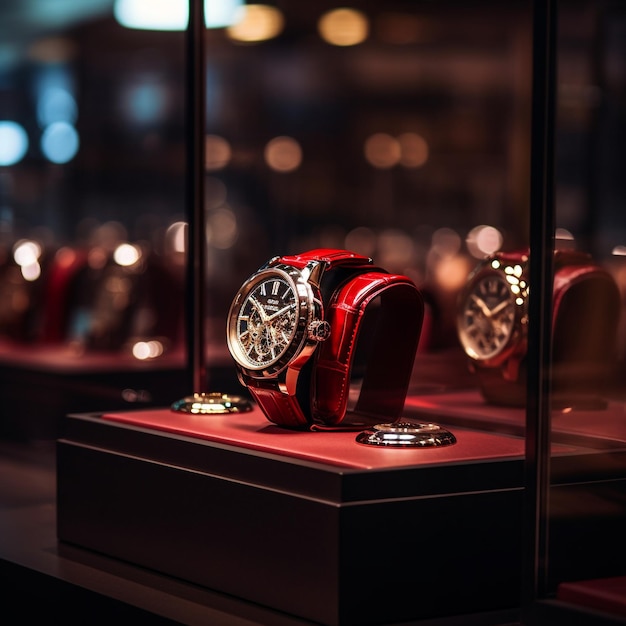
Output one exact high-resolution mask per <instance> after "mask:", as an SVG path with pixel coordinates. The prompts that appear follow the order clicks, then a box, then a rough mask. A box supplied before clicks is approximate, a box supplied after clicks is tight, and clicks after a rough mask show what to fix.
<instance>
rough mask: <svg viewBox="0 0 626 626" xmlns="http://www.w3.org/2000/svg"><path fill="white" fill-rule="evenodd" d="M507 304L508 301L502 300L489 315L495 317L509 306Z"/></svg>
mask: <svg viewBox="0 0 626 626" xmlns="http://www.w3.org/2000/svg"><path fill="white" fill-rule="evenodd" d="M509 304H511V303H510V302H509V301H508V300H503V301H502V302H500V304H498V305H497V306H495V307H493V309H491V315H497V314H498V313H500V311H502V309H505V308H506V307H507V306H509Z"/></svg>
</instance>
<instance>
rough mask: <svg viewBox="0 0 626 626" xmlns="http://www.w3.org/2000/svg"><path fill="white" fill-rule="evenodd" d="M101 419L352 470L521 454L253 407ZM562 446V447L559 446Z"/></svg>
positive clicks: (474, 434)
mask: <svg viewBox="0 0 626 626" xmlns="http://www.w3.org/2000/svg"><path fill="white" fill-rule="evenodd" d="M102 419H103V420H111V421H114V422H119V423H122V424H127V425H130V426H134V427H140V428H149V429H155V430H160V431H165V432H168V433H173V434H176V435H183V436H185V437H198V438H201V439H205V440H207V441H212V442H216V443H222V444H228V445H234V446H241V447H242V448H248V449H250V450H256V451H259V452H267V453H271V454H281V455H286V456H290V457H294V458H298V459H301V460H307V461H313V462H315V463H330V464H332V465H336V466H340V467H347V468H348V467H349V468H353V469H374V468H377V469H383V468H397V467H403V466H406V465H430V464H434V463H451V462H454V463H469V462H475V461H487V460H502V459H503V458H520V457H522V456H523V455H524V441H523V439H519V438H515V437H503V436H501V435H498V434H492V433H488V432H484V431H475V430H469V429H464V428H459V427H457V428H456V429H453V432H455V433H456V438H457V443H456V444H454V445H450V446H442V447H434V448H424V449H412V448H405V449H393V450H391V449H388V448H379V447H372V446H365V445H363V444H359V443H357V442H356V435H357V432H345V431H344V432H303V431H294V430H288V429H285V428H281V427H279V426H275V425H273V424H272V423H271V422H269V421H268V420H267V418H266V417H265V416H264V415H263V413H261V411H260V410H259V409H258V408H255V409H254V410H253V411H250V412H248V413H239V414H233V415H214V416H207V415H190V414H187V413H177V412H174V411H172V410H170V409H152V410H142V411H132V412H113V413H105V414H103V415H102ZM566 450H567V448H566V447H565V446H563V447H562V448H561V451H563V452H564V451H566Z"/></svg>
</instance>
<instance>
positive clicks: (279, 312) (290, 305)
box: [265, 302, 296, 322]
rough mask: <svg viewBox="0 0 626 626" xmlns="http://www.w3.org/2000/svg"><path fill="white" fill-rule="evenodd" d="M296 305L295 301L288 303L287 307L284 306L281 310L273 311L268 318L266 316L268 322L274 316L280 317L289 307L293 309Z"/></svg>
mask: <svg viewBox="0 0 626 626" xmlns="http://www.w3.org/2000/svg"><path fill="white" fill-rule="evenodd" d="M295 306H296V304H295V302H292V303H291V304H288V305H287V306H286V307H283V308H282V309H281V310H280V311H276V313H272V314H271V315H270V316H269V317H268V318H266V320H265V321H266V322H271V321H272V320H273V319H274V318H276V317H279V316H280V315H282V314H283V313H286V312H287V311H289V309H293V308H294V307H295Z"/></svg>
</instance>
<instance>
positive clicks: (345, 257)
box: [281, 248, 372, 268]
mask: <svg viewBox="0 0 626 626" xmlns="http://www.w3.org/2000/svg"><path fill="white" fill-rule="evenodd" d="M281 261H282V262H283V263H286V264H287V265H293V266H294V267H298V268H303V267H304V266H305V265H306V264H307V263H308V262H309V261H325V262H326V263H328V264H329V267H334V266H335V265H355V266H360V265H370V264H371V263H372V259H370V258H369V257H366V256H363V255H361V254H356V253H355V252H350V251H349V250H336V249H334V248H316V249H315V250H309V251H308V252H302V253H301V254H294V255H285V256H283V257H282V258H281Z"/></svg>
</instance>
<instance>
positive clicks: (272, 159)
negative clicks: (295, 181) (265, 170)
mask: <svg viewBox="0 0 626 626" xmlns="http://www.w3.org/2000/svg"><path fill="white" fill-rule="evenodd" d="M265 162H266V163H267V164H268V165H269V167H271V168H272V169H273V170H274V171H275V172H293V171H294V170H296V169H298V167H300V164H301V163H302V148H301V147H300V144H299V143H298V142H297V141H296V140H295V139H292V138H291V137H275V138H274V139H272V140H271V141H270V142H269V143H268V144H267V146H266V147H265Z"/></svg>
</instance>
